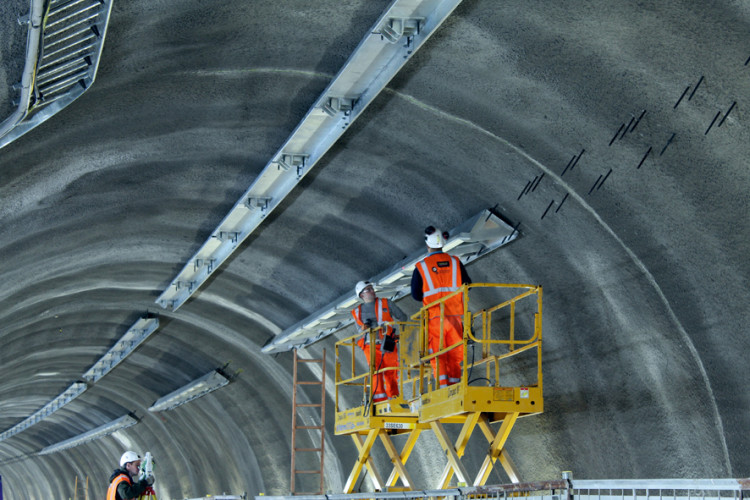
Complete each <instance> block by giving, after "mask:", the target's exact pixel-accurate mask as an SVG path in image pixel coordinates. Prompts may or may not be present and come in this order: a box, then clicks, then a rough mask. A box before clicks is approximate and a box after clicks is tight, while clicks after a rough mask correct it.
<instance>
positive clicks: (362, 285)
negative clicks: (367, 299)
mask: <svg viewBox="0 0 750 500" xmlns="http://www.w3.org/2000/svg"><path fill="white" fill-rule="evenodd" d="M368 286H372V283H370V282H369V281H359V282H357V286H355V287H354V293H356V294H357V297H359V294H360V293H362V290H364V289H365V288H367V287H368Z"/></svg>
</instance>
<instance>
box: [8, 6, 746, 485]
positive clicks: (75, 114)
mask: <svg viewBox="0 0 750 500" xmlns="http://www.w3.org/2000/svg"><path fill="white" fill-rule="evenodd" d="M389 3H390V2H385V1H375V0H359V1H353V2H338V1H334V0H331V1H328V0H316V2H304V3H302V2H292V1H268V2H266V1H254V2H239V1H229V2H222V3H220V4H217V3H214V2H210V3H207V2H199V1H196V0H185V1H182V2H178V3H174V2H155V1H140V0H134V1H131V2H116V3H115V5H114V7H113V10H112V14H111V22H110V27H109V31H108V34H107V41H106V43H105V47H104V52H103V55H102V60H101V63H100V68H99V73H98V76H97V80H96V83H95V84H94V85H93V86H92V87H91V89H90V90H89V91H87V93H86V94H84V95H83V96H82V97H81V98H80V99H79V100H78V101H76V102H75V103H73V104H72V105H70V106H69V107H68V108H66V109H65V110H63V112H61V113H60V114H58V115H56V116H55V117H54V118H52V119H50V120H48V121H47V122H46V123H44V124H42V125H41V126H39V127H38V128H36V129H34V130H33V131H31V132H29V133H28V134H26V135H25V136H23V137H22V138H20V139H18V140H17V141H15V142H13V143H11V144H10V145H8V146H6V147H5V148H3V149H2V150H0V220H2V223H1V224H0V249H1V250H0V257H1V258H0V273H1V274H0V275H1V276H2V277H3V285H4V286H3V287H2V290H1V291H0V432H3V431H5V430H7V429H9V428H11V427H13V426H14V425H16V424H18V423H19V422H21V421H22V420H23V419H25V418H27V417H28V416H30V415H32V414H33V413H34V412H36V411H37V410H39V409H40V408H41V407H42V406H44V405H45V404H47V403H48V402H49V401H50V400H52V399H53V398H54V397H56V396H57V395H59V394H60V393H62V392H63V391H64V390H65V389H66V388H68V387H69V386H70V385H71V384H72V383H74V382H75V381H77V380H79V379H80V377H81V374H82V373H84V372H85V371H86V370H87V369H88V368H90V367H91V366H92V365H93V364H94V363H95V362H96V361H97V360H98V359H99V358H101V356H102V355H103V354H104V353H105V352H106V351H107V350H108V349H109V348H110V347H112V345H113V344H114V343H115V342H116V341H117V340H118V339H120V338H121V337H122V335H123V334H124V333H125V331H126V330H127V329H128V328H130V326H131V325H133V324H134V323H135V321H136V320H137V319H138V318H139V317H140V316H142V315H143V314H144V313H146V312H147V311H148V312H151V313H156V312H158V313H159V320H160V326H159V328H158V330H157V331H156V332H155V333H154V334H152V335H151V336H150V337H149V338H148V339H147V340H146V341H145V342H144V343H143V344H142V345H141V346H139V347H138V348H137V349H136V351H135V352H134V353H133V354H132V355H130V356H129V357H128V358H127V359H126V360H125V361H124V362H123V363H121V364H120V365H118V366H117V367H116V368H115V369H114V370H113V371H112V372H111V373H109V374H108V375H107V376H105V377H103V378H102V379H101V380H100V381H98V382H97V383H96V384H94V385H92V386H91V387H90V388H89V389H88V390H87V391H85V392H84V393H83V394H82V395H80V396H79V397H78V398H76V399H75V400H74V401H73V402H71V403H70V404H68V405H66V406H65V407H64V408H62V409H60V410H59V411H57V412H56V413H54V414H53V415H52V416H50V417H49V418H47V419H45V420H44V421H42V422H40V423H38V424H36V425H34V426H32V427H30V428H29V429H27V430H25V431H24V432H21V433H19V434H17V435H14V436H13V437H10V438H8V439H6V440H4V441H2V442H0V476H2V480H3V486H4V494H5V497H6V498H11V499H15V498H24V499H32V498H40V499H41V498H56V497H68V496H70V497H72V496H73V485H74V478H75V477H76V476H78V477H79V478H85V477H88V478H89V480H90V486H89V488H90V489H89V493H90V494H91V495H92V496H94V495H100V496H103V495H104V490H105V488H106V482H107V478H108V477H109V473H110V472H111V469H113V468H114V467H115V466H116V462H117V458H118V457H119V455H120V454H121V453H122V451H123V450H124V449H127V448H133V449H136V450H138V451H144V452H145V451H146V450H150V451H151V452H152V453H153V454H154V455H155V456H156V457H157V493H158V494H159V496H160V497H161V498H184V497H195V496H202V495H205V494H217V493H221V492H227V493H241V492H248V494H251V495H252V494H257V493H259V492H266V493H268V494H284V493H286V492H288V490H289V463H290V453H289V447H290V433H291V432H290V428H291V380H292V376H291V354H290V353H282V354H279V355H276V356H269V355H266V354H263V353H261V351H260V350H261V348H262V347H263V346H264V345H265V344H266V343H267V342H268V341H269V339H271V338H273V337H275V336H276V335H278V334H279V333H280V332H282V331H283V330H285V329H286V328H288V327H290V326H292V325H294V324H296V323H297V322H299V321H301V320H303V319H304V318H305V317H307V316H308V315H309V314H310V313H312V312H314V311H316V310H318V309H320V308H321V307H322V306H324V305H326V304H329V303H330V302H332V301H333V300H335V299H336V298H338V297H340V296H342V295H343V294H345V293H349V291H350V290H351V287H352V286H353V284H354V283H355V282H356V281H357V280H359V279H361V278H363V277H370V276H373V275H375V274H377V273H378V272H380V271H382V270H384V269H387V268H389V267H390V266H392V265H394V264H395V263H396V262H398V261H400V260H401V259H402V258H403V257H404V256H406V255H410V254H412V253H413V252H415V251H418V250H419V249H420V232H421V230H422V228H423V227H424V226H426V225H428V224H439V225H443V226H444V227H454V226H456V225H458V224H459V223H461V222H462V221H464V220H466V219H467V218H469V217H471V216H473V215H474V214H476V213H478V212H479V211H480V210H482V209H485V208H488V207H496V208H495V210H496V211H497V212H498V213H500V214H502V215H503V216H504V217H505V218H506V219H507V220H509V221H510V222H512V223H513V224H514V225H515V224H516V223H520V226H519V228H520V232H521V235H522V236H521V237H520V238H518V239H517V240H516V241H514V242H513V243H512V244H510V245H507V246H506V247H503V248H501V249H499V250H497V251H495V252H494V253H492V254H490V255H488V256H487V257H485V258H483V259H482V260H479V261H477V262H476V263H474V264H471V265H470V266H469V268H468V270H469V273H470V274H471V275H472V278H473V279H474V281H489V282H516V283H534V284H541V285H543V286H544V290H545V295H544V296H545V303H544V335H545V348H544V357H545V360H544V381H545V399H546V401H545V413H544V414H542V415H539V416H535V417H530V418H527V419H523V420H522V421H520V422H519V423H518V424H517V426H516V429H515V430H514V432H513V433H512V434H511V437H510V440H509V443H508V450H509V452H510V454H511V456H512V457H513V459H514V460H515V462H516V465H517V466H518V469H519V471H520V472H521V476H522V477H521V479H522V480H524V481H531V480H541V479H549V478H554V477H558V475H559V471H560V470H568V469H572V470H573V471H574V473H575V475H576V477H581V478H584V477H586V478H613V477H623V478H628V477H728V476H733V477H741V476H742V477H744V476H747V475H749V474H750V461H749V460H748V457H747V454H746V453H745V451H744V450H746V449H747V448H748V446H750V443H749V442H748V439H750V438H749V437H748V432H747V429H748V428H750V414H748V411H747V408H748V406H749V404H748V403H749V402H750V401H749V399H750V391H748V390H747V389H746V384H745V378H746V377H745V376H744V375H745V372H746V371H747V370H746V365H747V363H746V360H745V359H744V358H745V356H744V354H743V353H745V352H747V350H748V348H749V347H750V345H748V344H750V340H748V336H747V334H746V330H747V327H746V325H747V324H748V320H750V314H749V311H748V306H747V304H748V303H750V300H749V299H750V297H749V295H750V293H749V292H748V289H749V287H748V277H749V275H750V266H749V265H748V257H747V255H748V250H750V249H749V248H748V247H749V246H750V245H748V241H750V224H748V222H747V215H748V213H749V210H748V208H749V204H750V195H748V192H750V189H749V188H750V173H749V169H748V160H747V158H750V133H748V124H747V108H748V105H750V102H748V96H750V64H748V63H749V62H750V43H748V42H749V41H750V35H749V33H750V6H748V4H747V2H742V1H709V2H702V3H700V4H698V3H696V2H690V1H687V0H686V1H674V2H657V1H643V2H610V1H606V2H586V1H578V0H574V1H570V2H555V3H552V2H543V1H509V2H496V1H494V0H464V1H463V2H462V3H461V5H459V7H458V8H457V9H456V11H455V12H454V13H453V14H452V15H451V17H450V18H449V19H448V20H447V21H446V22H445V24H444V25H443V26H442V27H441V28H440V29H439V30H438V31H437V32H436V33H435V35H434V36H433V37H432V38H431V39H430V40H429V41H428V42H427V43H426V44H425V46H424V47H423V48H422V49H421V50H420V51H419V52H418V53H416V54H415V55H414V56H413V58H412V59H411V60H410V61H409V62H408V64H407V65H406V66H405V67H404V69H403V70H402V71H401V72H400V73H399V74H398V75H397V76H396V78H395V79H394V80H393V81H391V82H390V84H389V85H388V86H387V88H386V89H385V90H384V91H383V93H382V94H381V95H380V96H379V97H378V98H377V99H376V100H375V101H374V102H373V104H372V105H371V106H370V107H369V108H368V109H367V110H366V111H365V112H364V113H363V114H362V116H361V117H360V118H359V119H358V121H357V122H355V123H354V124H353V125H352V127H351V128H350V130H348V131H347V132H346V134H344V136H343V137H342V139H341V140H340V141H339V142H338V143H337V144H336V145H335V146H334V147H333V148H332V149H331V150H330V151H329V152H328V153H327V154H326V155H325V157H323V159H322V160H321V161H320V163H319V164H318V166H317V167H316V169H315V170H314V171H313V172H311V173H310V174H309V175H308V176H307V177H305V179H304V180H303V181H302V183H301V184H300V185H299V186H298V187H297V188H295V190H294V191H293V192H292V193H291V195H290V196H289V197H288V198H286V199H285V200H284V202H283V203H282V205H281V206H280V207H279V208H278V209H277V210H276V211H275V212H274V213H273V215H271V216H270V217H268V218H267V219H266V220H265V221H264V222H263V224H262V225H261V226H260V227H259V229H258V230H257V231H256V232H255V233H254V234H253V235H252V236H251V237H250V238H249V239H248V240H247V241H245V243H244V244H243V245H242V247H241V248H240V249H239V250H238V251H237V252H235V254H233V256H232V257H231V258H230V259H229V260H228V261H227V262H226V263H225V264H224V265H223V266H222V267H221V268H220V269H219V270H218V271H217V272H216V273H215V274H214V276H213V277H212V278H211V279H210V280H209V281H208V282H207V283H206V284H205V285H204V287H203V288H202V289H201V290H200V291H199V292H198V293H197V294H195V295H194V296H193V297H192V298H191V299H190V300H189V301H188V302H187V303H185V305H183V306H182V307H181V308H180V309H179V310H178V311H176V312H171V311H169V310H161V309H160V308H158V306H156V305H155V304H154V301H155V300H156V298H157V297H158V296H159V294H160V293H161V291H162V290H164V289H165V288H166V287H167V285H168V284H169V283H170V282H171V280H172V279H173V278H174V276H175V275H176V274H177V272H178V271H179V270H180V269H181V267H182V265H183V264H184V263H185V262H187V260H188V259H189V258H190V257H191V256H192V255H193V254H194V253H195V252H196V251H197V250H198V248H199V247H200V245H201V244H202V243H203V242H204V241H205V240H206V239H207V238H208V237H209V235H210V233H211V231H212V230H213V229H214V228H215V227H216V226H217V224H218V223H219V221H220V220H221V219H222V218H223V217H224V216H225V215H226V213H227V212H228V211H229V209H230V208H231V207H232V205H233V204H234V203H235V202H236V200H237V199H238V198H239V196H240V195H241V194H242V193H243V192H244V191H245V189H247V187H248V186H249V185H250V184H251V183H252V182H253V180H254V179H255V178H256V177H257V175H258V174H259V173H260V171H261V170H262V168H263V167H264V166H265V164H266V162H267V161H268V160H269V158H270V157H271V156H272V155H273V154H274V153H275V152H276V151H277V150H278V148H279V147H280V145H281V144H282V143H283V141H284V140H285V139H286V138H287V137H289V135H290V133H291V131H292V130H293V129H294V127H295V126H296V125H297V124H298V123H299V121H300V120H301V119H302V117H303V116H304V115H305V113H306V112H307V110H308V109H309V108H310V106H311V105H312V104H313V103H314V102H315V100H316V99H317V98H318V97H319V96H320V95H321V92H322V91H323V90H324V89H325V88H326V86H327V85H328V83H329V82H330V80H331V78H333V77H334V76H335V75H336V73H337V72H338V71H339V69H340V68H341V66H342V65H343V64H344V63H345V62H346V60H347V59H348V57H349V55H350V54H351V53H352V52H353V51H354V49H355V48H356V47H357V45H358V43H359V41H360V40H361V39H362V37H363V36H364V34H365V33H366V32H367V30H369V29H370V28H371V26H372V24H373V23H374V21H375V20H376V19H377V18H378V17H379V16H380V15H381V13H382V12H383V11H384V10H385V8H386V7H387V6H388V5H389ZM25 4H26V2H21V1H9V2H3V5H2V6H0V14H2V19H3V20H2V23H3V24H2V26H3V30H2V33H4V34H6V33H11V34H17V30H16V29H15V28H14V29H11V28H8V29H5V28H6V27H9V26H13V25H14V23H15V19H16V18H17V17H18V16H19V15H21V14H22V13H23V9H24V8H26V6H25ZM9 20H10V21H9ZM2 39H3V46H2V47H0V55H2V61H3V75H4V78H5V79H6V80H7V85H5V86H4V87H3V88H2V90H0V92H2V94H0V97H2V98H3V99H2V100H3V106H4V107H3V108H2V110H3V111H5V110H6V107H7V108H9V107H10V106H8V104H7V101H12V99H13V97H14V95H13V92H14V91H13V89H12V88H11V87H10V85H12V84H13V83H15V80H14V79H15V78H16V77H15V74H16V73H14V72H17V71H20V70H19V68H18V66H19V65H20V64H21V63H20V62H19V61H21V60H22V58H23V56H22V50H23V44H22V43H21V44H19V42H18V39H17V38H16V37H13V36H11V37H9V36H7V35H4V36H3V37H2ZM19 50H20V51H21V52H18V51H19ZM681 96H682V97H681ZM678 101H679V102H678ZM733 103H734V105H733ZM730 108H731V110H730ZM644 111H645V113H644ZM631 118H632V121H631ZM639 118H640V121H637V120H638V119H639ZM636 121H637V125H635V123H636ZM573 164H574V166H573ZM542 175H543V177H542ZM540 177H541V180H540ZM534 179H537V182H538V184H536V188H535V189H533V190H527V189H526V186H527V184H528V183H529V182H530V181H532V180H534ZM543 215H544V217H542V216H543ZM399 305H400V306H402V308H404V309H405V310H406V311H407V312H413V311H415V310H416V308H417V306H416V304H415V303H413V302H412V301H411V300H410V299H408V298H407V299H404V300H402V301H400V302H399ZM332 342H333V339H327V340H325V341H323V342H320V343H318V344H315V345H313V346H311V347H309V348H307V349H306V350H305V352H303V355H309V356H313V357H315V356H318V355H319V354H320V351H321V350H322V348H324V347H329V349H328V352H329V353H330V352H331V349H330V347H331V343H332ZM330 357H331V356H330V354H329V358H328V359H329V371H330V370H332V364H331V362H330ZM226 363H229V365H228V367H227V369H228V370H229V371H230V372H231V373H232V374H234V375H235V378H234V380H233V382H232V383H230V384H229V385H227V386H226V387H223V388H222V389H220V390H218V391H216V392H214V393H211V394H210V395H207V396H205V397H203V398H200V399H197V400H195V401H192V402H190V403H188V404H185V405H183V406H181V407H179V408H177V409H175V410H172V411H169V412H162V413H150V412H148V407H149V406H151V404H153V402H154V401H156V400H157V399H158V398H160V397H161V396H163V395H165V394H167V393H169V392H171V391H173V390H175V389H177V388H179V387H181V386H183V385H185V384H187V383H189V382H190V381H192V380H194V379H196V378H198V377H200V376H202V375H204V374H205V373H207V372H209V371H210V370H212V369H214V368H217V367H220V366H224V365H225V364H226ZM331 373H332V371H331ZM128 412H133V413H135V414H136V415H137V416H138V417H139V418H141V421H140V422H139V423H138V424H137V425H135V426H133V427H130V428H128V429H125V430H123V431H119V432H117V433H115V434H113V435H111V436H108V437H105V438H101V439H98V440H96V441H93V442H90V443H87V444H84V445H81V446H78V447H75V448H71V449H69V450H65V451H61V452H58V453H53V454H50V455H44V456H39V455H36V453H37V452H38V451H40V450H41V449H43V448H45V447H46V446H49V445H51V444H54V443H56V442H59V441H63V440H65V439H68V438H70V437H72V436H75V435H77V434H80V433H83V432H85V431H88V430H90V429H92V428H95V427H97V426H100V425H102V424H104V423H107V422H109V421H111V420H114V419H116V418H118V417H121V416H122V415H123V414H126V413H128ZM332 420H333V419H332V417H331V418H329V419H328V421H329V422H331V421H332ZM327 441H328V443H327V450H328V451H327V456H326V482H327V488H328V489H330V490H332V491H340V490H341V487H342V484H343V481H344V480H345V476H346V474H347V473H348V470H349V468H350V464H351V462H352V461H353V459H354V457H355V456H356V450H354V449H353V448H354V447H353V446H352V443H351V442H350V440H349V439H346V438H340V437H335V436H333V433H332V432H329V433H328V438H327ZM432 445H433V449H432V450H431V449H430V448H429V446H428V447H427V448H423V449H419V450H417V451H415V455H414V456H413V457H412V458H411V459H410V460H409V467H410V470H411V471H412V475H413V476H414V477H420V478H423V479H422V480H423V481H424V482H425V484H424V485H421V486H423V487H426V486H428V485H429V482H430V479H431V478H434V477H435V476H437V475H438V474H439V473H440V471H441V469H442V465H443V464H442V461H439V460H438V459H439V458H440V457H439V456H437V455H438V454H435V453H434V448H435V447H436V446H437V444H436V443H432ZM477 446H478V448H482V446H483V445H482V444H481V443H479V444H477ZM431 451H433V452H431ZM477 456H478V457H480V458H481V454H480V453H478V454H477ZM472 457H473V455H472V453H471V452H469V453H467V459H468V464H467V466H468V467H471V466H472V465H476V464H472V460H473V458H472ZM376 458H378V459H382V458H383V457H376ZM476 460H479V458H477V459H476ZM476 460H475V461H476ZM501 480H505V479H504V478H502V477H500V478H498V481H501ZM361 487H362V488H363V489H366V488H367V487H368V483H367V481H366V480H365V481H364V482H363V484H362V486H361Z"/></svg>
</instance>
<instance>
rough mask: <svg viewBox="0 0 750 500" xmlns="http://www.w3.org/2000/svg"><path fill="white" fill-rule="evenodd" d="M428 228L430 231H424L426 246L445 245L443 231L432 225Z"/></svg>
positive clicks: (441, 246)
mask: <svg viewBox="0 0 750 500" xmlns="http://www.w3.org/2000/svg"><path fill="white" fill-rule="evenodd" d="M428 229H432V232H430V233H428V232H427V231H425V235H424V241H425V243H427V246H428V247H430V248H443V245H445V238H444V237H443V231H441V230H440V229H437V228H434V227H432V226H430V227H429V228H428Z"/></svg>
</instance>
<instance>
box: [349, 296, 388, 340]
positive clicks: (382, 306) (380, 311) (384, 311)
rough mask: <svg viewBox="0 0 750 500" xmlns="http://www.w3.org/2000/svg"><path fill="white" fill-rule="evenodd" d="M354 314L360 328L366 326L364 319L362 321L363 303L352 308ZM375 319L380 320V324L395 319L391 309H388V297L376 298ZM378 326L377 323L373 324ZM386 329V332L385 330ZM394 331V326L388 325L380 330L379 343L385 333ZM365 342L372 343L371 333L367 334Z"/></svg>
mask: <svg viewBox="0 0 750 500" xmlns="http://www.w3.org/2000/svg"><path fill="white" fill-rule="evenodd" d="M352 316H354V321H356V323H357V325H359V327H360V328H364V327H365V323H364V321H362V304H360V305H358V306H357V307H355V308H354V309H352ZM375 319H376V320H377V322H378V326H379V325H382V324H383V323H387V322H389V321H393V318H392V317H391V311H390V309H388V299H375ZM373 326H376V325H373ZM383 330H385V332H383ZM392 332H393V327H392V326H386V327H385V328H384V329H381V330H380V334H379V335H378V343H380V341H381V340H382V339H383V334H384V333H385V334H390V333H392ZM364 338H365V344H369V343H370V335H368V334H365V337H364Z"/></svg>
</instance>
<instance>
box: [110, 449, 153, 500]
mask: <svg viewBox="0 0 750 500" xmlns="http://www.w3.org/2000/svg"><path fill="white" fill-rule="evenodd" d="M140 466H141V457H140V456H138V454H137V453H136V452H134V451H126V452H125V453H123V454H122V457H120V468H119V469H115V471H114V472H113V473H112V476H111V477H110V478H109V488H108V489H107V500H132V499H134V498H139V497H140V496H141V495H143V494H144V493H145V492H146V491H148V490H151V485H152V484H154V476H153V475H151V474H149V475H147V476H145V477H143V478H140V479H139V475H140ZM151 491H153V490H151Z"/></svg>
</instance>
